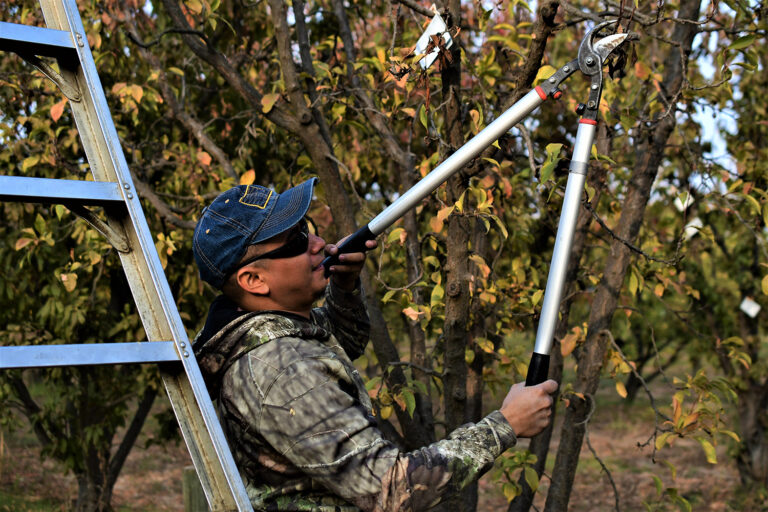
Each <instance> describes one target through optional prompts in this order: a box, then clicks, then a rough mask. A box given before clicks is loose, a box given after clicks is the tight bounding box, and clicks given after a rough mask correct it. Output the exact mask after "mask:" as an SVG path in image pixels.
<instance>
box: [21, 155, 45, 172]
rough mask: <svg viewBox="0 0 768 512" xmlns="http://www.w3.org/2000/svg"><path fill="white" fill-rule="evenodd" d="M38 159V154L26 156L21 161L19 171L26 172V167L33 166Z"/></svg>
mask: <svg viewBox="0 0 768 512" xmlns="http://www.w3.org/2000/svg"><path fill="white" fill-rule="evenodd" d="M39 161H40V155H35V156H28V157H27V158H25V159H24V161H23V162H21V171H22V172H27V169H29V168H30V167H34V166H35V165H37V163H38V162H39Z"/></svg>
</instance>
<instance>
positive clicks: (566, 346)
mask: <svg viewBox="0 0 768 512" xmlns="http://www.w3.org/2000/svg"><path fill="white" fill-rule="evenodd" d="M578 339H579V336H578V335H577V334H576V333H573V332H570V333H568V334H566V335H565V336H563V339H562V340H561V341H560V353H561V354H562V355H563V357H566V356H568V355H569V354H570V353H571V352H573V350H574V349H575V348H576V342H577V341H578Z"/></svg>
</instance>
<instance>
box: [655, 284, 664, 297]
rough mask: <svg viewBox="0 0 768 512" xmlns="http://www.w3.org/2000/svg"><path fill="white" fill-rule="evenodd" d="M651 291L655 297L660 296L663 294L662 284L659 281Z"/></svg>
mask: <svg viewBox="0 0 768 512" xmlns="http://www.w3.org/2000/svg"><path fill="white" fill-rule="evenodd" d="M653 293H654V294H656V296H657V297H661V296H662V295H664V285H663V284H661V283H659V284H657V285H656V287H655V288H654V289H653Z"/></svg>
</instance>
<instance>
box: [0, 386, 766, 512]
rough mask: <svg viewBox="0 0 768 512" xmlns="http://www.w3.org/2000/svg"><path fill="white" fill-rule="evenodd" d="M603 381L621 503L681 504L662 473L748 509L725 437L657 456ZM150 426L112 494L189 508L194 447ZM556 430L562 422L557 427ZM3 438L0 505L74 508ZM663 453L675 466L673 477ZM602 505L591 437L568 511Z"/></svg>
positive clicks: (705, 504) (604, 445) (699, 498)
mask: <svg viewBox="0 0 768 512" xmlns="http://www.w3.org/2000/svg"><path fill="white" fill-rule="evenodd" d="M603 389H604V391H601V392H600V394H599V395H600V396H599V397H598V404H599V406H598V409H597V410H596V412H595V414H594V416H593V417H592V419H591V420H590V423H589V427H588V432H589V439H590V442H591V444H592V446H593V448H594V449H595V452H596V453H597V454H598V456H599V457H600V459H601V460H602V462H603V463H604V464H605V465H606V467H607V468H608V469H609V471H610V473H611V478H612V479H613V481H614V483H615V485H616V488H617V490H618V494H619V505H620V510H622V511H640V510H646V506H645V505H644V503H647V504H649V505H651V510H677V507H676V506H674V505H672V504H671V503H670V502H669V501H667V502H666V504H662V500H661V499H660V497H659V496H658V494H657V486H656V483H655V482H654V479H653V478H652V475H654V474H655V475H656V476H658V477H659V478H660V479H661V480H662V483H663V488H668V487H675V488H677V491H678V492H679V493H680V495H682V496H684V497H685V498H686V499H687V500H688V501H689V503H690V504H691V507H692V510H694V511H729V510H745V509H742V508H735V507H736V505H735V504H734V503H735V498H734V496H735V492H736V489H737V486H738V482H739V477H738V473H737V471H736V468H735V465H734V463H733V462H732V461H731V460H730V459H729V457H728V456H727V453H726V452H727V447H726V446H725V445H724V444H721V445H719V446H717V459H718V464H710V463H708V462H707V461H706V458H705V456H704V452H703V450H702V449H701V447H700V446H699V444H698V443H697V442H696V441H694V440H688V439H678V440H677V442H676V443H675V444H674V446H672V447H666V448H664V449H663V450H662V451H660V452H657V453H656V463H654V462H653V460H651V453H652V448H651V447H650V446H647V447H644V448H643V447H640V446H638V444H642V443H645V442H646V441H647V440H648V438H649V437H650V435H651V434H652V432H653V428H654V422H653V414H652V411H651V410H650V408H649V407H648V406H647V403H648V401H647V398H646V397H645V396H642V395H641V396H638V399H637V400H636V403H635V404H634V405H632V406H627V405H626V404H623V403H622V399H621V398H620V397H619V396H618V395H616V394H615V392H614V391H612V389H611V388H610V387H609V386H604V387H603ZM560 416H562V414H560ZM558 419H559V418H558ZM556 427H559V425H556ZM152 428H153V425H152V423H151V422H149V423H148V425H147V426H145V429H144V430H145V433H144V434H142V437H141V438H140V439H139V442H138V443H137V446H136V447H135V448H134V450H133V451H132V453H131V455H130V456H129V458H128V460H127V462H126V465H125V468H124V469H123V472H122V474H121V476H120V478H119V479H118V481H117V484H116V486H115V490H114V499H113V501H112V503H113V505H114V507H115V510H117V511H120V512H128V511H131V512H133V511H156V512H161V511H162V512H171V511H174V512H176V511H178V512H181V511H183V503H182V484H181V482H182V470H183V468H184V467H185V466H188V465H191V461H190V459H189V455H188V454H187V452H186V449H185V447H184V445H183V443H181V442H179V443H178V444H174V443H169V444H167V445H165V446H159V445H152V446H150V447H149V448H146V447H145V443H146V440H147V434H146V432H149V435H151V432H152ZM558 431H559V428H556V429H555V435H557V432H558ZM0 441H1V443H0V512H23V511H41V512H42V511H62V512H64V511H68V510H70V508H71V503H72V501H73V499H74V498H75V497H76V495H77V485H76V482H75V479H74V477H72V476H67V475H66V474H64V472H63V470H62V468H61V467H59V466H57V465H56V464H55V463H53V462H51V461H42V462H41V459H40V456H39V449H38V445H37V443H36V442H35V440H34V438H33V437H32V434H31V433H29V432H25V430H24V429H18V430H16V431H14V432H4V433H3V435H2V439H0ZM556 443H557V439H556V438H555V440H554V442H553V450H552V451H553V453H551V454H550V460H549V461H548V468H549V467H552V466H553V462H554V450H555V449H556ZM526 445H527V442H526V441H522V442H521V443H520V446H519V448H523V447H525V446H526ZM662 461H666V462H668V463H670V464H672V465H673V466H674V467H675V469H676V475H675V477H674V478H673V476H672V471H671V470H670V469H669V468H668V466H667V465H666V464H665V463H664V462H662ZM547 487H548V480H547V478H546V477H544V478H543V479H542V483H541V488H540V491H541V492H540V493H539V494H538V495H537V498H536V501H535V505H536V506H537V507H538V508H539V510H543V504H544V499H545V496H546V490H547ZM479 494H480V503H479V507H478V510H479V511H482V512H486V511H487V512H490V511H502V510H506V508H507V500H506V498H505V497H504V495H503V494H502V492H501V484H500V483H499V482H498V481H494V480H493V472H491V473H489V474H487V475H485V476H484V477H483V478H482V479H481V481H480V493H479ZM604 510H605V511H608V510H615V495H614V492H613V488H612V485H611V483H610V480H609V478H608V477H607V476H606V474H605V472H604V471H603V470H602V468H601V465H600V463H599V462H598V461H597V459H595V457H594V456H593V455H592V454H591V453H590V451H589V449H588V448H587V446H586V445H585V446H584V448H583V449H582V452H581V461H580V463H579V470H578V473H577V475H576V481H575V483H574V488H573V492H572V495H571V501H570V507H569V511H572V512H599V511H604ZM750 510H754V508H750Z"/></svg>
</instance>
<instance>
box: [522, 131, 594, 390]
mask: <svg viewBox="0 0 768 512" xmlns="http://www.w3.org/2000/svg"><path fill="white" fill-rule="evenodd" d="M596 130H597V122H596V121H594V120H592V119H581V120H580V121H579V128H578V130H577V132H576V143H575V144H574V147H573V157H572V159H571V165H570V168H569V172H568V183H567V185H566V187H565V198H564V199H563V209H562V211H561V212H560V222H559V223H558V227H557V237H556V238H555V248H554V250H553V252H552V262H551V264H550V266H549V276H548V277H547V287H546V289H545V291H544V302H543V303H542V306H541V317H540V318H539V328H538V331H537V332H536V344H535V345H534V348H533V356H532V357H531V362H530V364H529V365H528V376H527V377H526V379H525V385H526V386H535V385H536V384H540V383H542V382H544V381H545V380H547V373H548V372H549V353H550V351H551V349H552V342H553V341H554V337H555V325H556V324H557V316H558V312H559V310H560V300H561V299H562V297H563V290H564V289H565V273H566V269H567V268H568V260H569V259H570V255H571V246H572V245H573V234H574V232H575V231H576V219H577V217H578V215H579V205H580V204H581V198H582V195H583V193H584V182H585V181H586V178H587V167H588V165H589V154H590V151H591V150H592V141H594V139H595V131H596Z"/></svg>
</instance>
